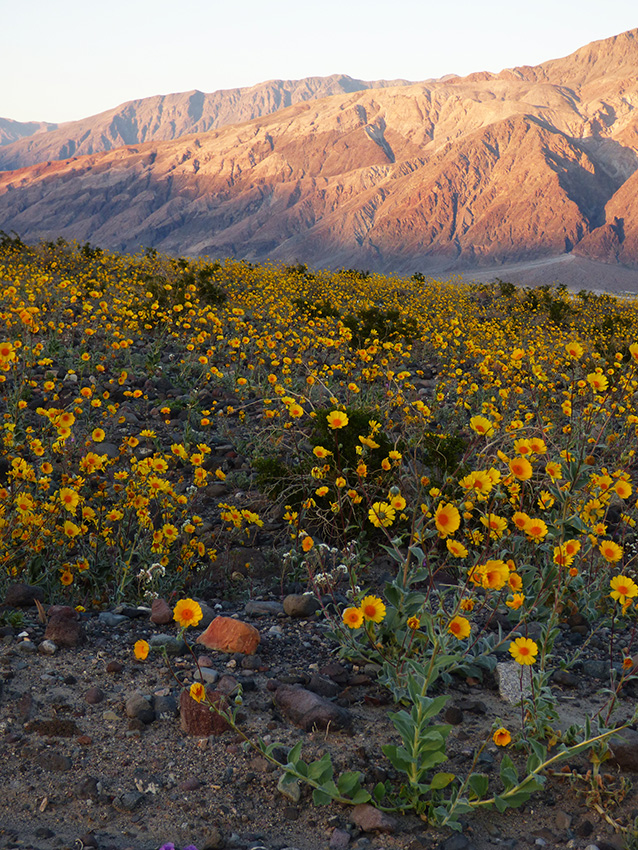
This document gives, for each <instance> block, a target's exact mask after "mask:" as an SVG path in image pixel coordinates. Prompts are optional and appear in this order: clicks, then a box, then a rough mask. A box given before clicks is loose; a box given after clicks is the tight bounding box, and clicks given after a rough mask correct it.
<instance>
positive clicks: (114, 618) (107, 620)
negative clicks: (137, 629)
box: [97, 611, 129, 629]
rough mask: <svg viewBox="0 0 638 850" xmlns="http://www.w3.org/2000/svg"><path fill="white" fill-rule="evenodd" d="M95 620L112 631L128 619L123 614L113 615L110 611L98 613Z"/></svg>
mask: <svg viewBox="0 0 638 850" xmlns="http://www.w3.org/2000/svg"><path fill="white" fill-rule="evenodd" d="M97 618H98V620H99V621H100V623H104V625H105V626H109V627H110V628H112V629H114V628H115V627H116V626H119V625H120V624H121V623H128V622H129V618H128V617H127V616H126V615H125V614H114V613H113V612H112V611H100V613H99V614H98V617H97Z"/></svg>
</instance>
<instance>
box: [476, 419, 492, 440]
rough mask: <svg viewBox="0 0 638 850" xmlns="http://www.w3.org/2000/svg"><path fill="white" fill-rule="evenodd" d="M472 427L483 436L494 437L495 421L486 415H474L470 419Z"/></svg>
mask: <svg viewBox="0 0 638 850" xmlns="http://www.w3.org/2000/svg"><path fill="white" fill-rule="evenodd" d="M470 428H471V429H472V431H475V432H476V433H477V434H480V435H481V436H482V437H492V436H493V435H494V423H492V422H490V420H489V419H487V418H486V417H485V416H472V418H471V419H470Z"/></svg>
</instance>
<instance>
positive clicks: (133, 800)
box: [113, 791, 145, 812]
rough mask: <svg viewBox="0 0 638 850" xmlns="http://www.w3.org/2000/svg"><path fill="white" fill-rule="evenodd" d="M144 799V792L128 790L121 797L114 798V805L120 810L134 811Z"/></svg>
mask: <svg viewBox="0 0 638 850" xmlns="http://www.w3.org/2000/svg"><path fill="white" fill-rule="evenodd" d="M144 799H145V797H144V794H142V793H141V792H140V791H127V792H126V794H122V796H121V797H119V798H117V797H116V799H115V800H113V806H114V808H116V809H119V810H120V811H124V812H132V811H133V810H134V809H136V808H137V807H138V806H139V805H140V804H141V803H142V802H143V801H144Z"/></svg>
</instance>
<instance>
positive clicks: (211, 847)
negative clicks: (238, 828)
mask: <svg viewBox="0 0 638 850" xmlns="http://www.w3.org/2000/svg"><path fill="white" fill-rule="evenodd" d="M223 846H224V835H223V833H222V831H221V829H220V828H219V827H218V826H213V827H211V828H210V829H209V830H208V832H207V833H206V837H205V838H204V844H203V846H202V848H201V850H221V849H222V847H223Z"/></svg>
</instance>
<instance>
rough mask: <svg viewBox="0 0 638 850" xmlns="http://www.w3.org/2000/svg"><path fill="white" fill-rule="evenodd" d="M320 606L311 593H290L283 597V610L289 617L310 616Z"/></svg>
mask: <svg viewBox="0 0 638 850" xmlns="http://www.w3.org/2000/svg"><path fill="white" fill-rule="evenodd" d="M320 607H321V606H320V605H319V600H318V599H317V597H316V596H313V595H312V593H290V594H289V595H288V596H286V598H285V599H284V612H285V613H286V614H287V615H288V616H289V617H299V618H301V617H311V616H312V615H313V614H314V613H315V612H316V611H318V610H319V608H320Z"/></svg>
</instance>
